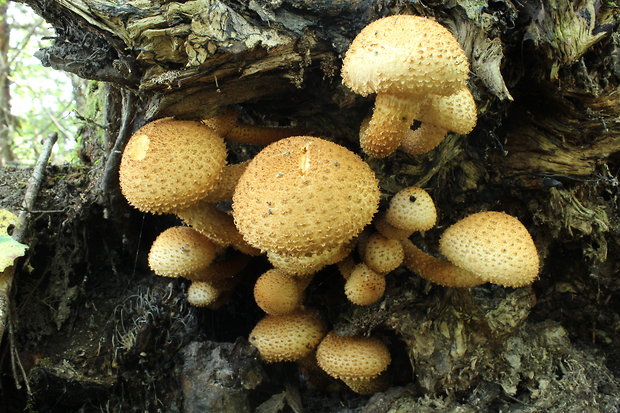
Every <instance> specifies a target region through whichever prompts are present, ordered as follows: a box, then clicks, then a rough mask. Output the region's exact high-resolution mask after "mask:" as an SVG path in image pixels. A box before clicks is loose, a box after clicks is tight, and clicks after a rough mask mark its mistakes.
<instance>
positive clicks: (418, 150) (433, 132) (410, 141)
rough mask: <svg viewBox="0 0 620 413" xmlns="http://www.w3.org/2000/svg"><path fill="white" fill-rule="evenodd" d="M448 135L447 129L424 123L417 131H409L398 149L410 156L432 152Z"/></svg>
mask: <svg viewBox="0 0 620 413" xmlns="http://www.w3.org/2000/svg"><path fill="white" fill-rule="evenodd" d="M447 133H448V129H446V128H443V127H441V126H437V125H433V124H431V123H428V122H422V123H421V124H420V127H419V128H417V129H416V130H409V131H407V132H406V133H405V136H404V138H403V141H402V142H401V143H400V147H399V148H398V149H400V150H401V151H403V152H405V153H406V154H409V155H420V154H423V153H426V152H430V151H431V150H433V149H435V147H436V146H437V145H439V144H440V143H441V141H443V139H444V138H445V137H446V134H447Z"/></svg>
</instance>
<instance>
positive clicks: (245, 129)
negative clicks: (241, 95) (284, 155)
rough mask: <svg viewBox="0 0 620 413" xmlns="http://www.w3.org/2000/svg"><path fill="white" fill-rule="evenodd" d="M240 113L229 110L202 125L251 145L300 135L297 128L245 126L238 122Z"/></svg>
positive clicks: (226, 137) (226, 136) (227, 137)
mask: <svg viewBox="0 0 620 413" xmlns="http://www.w3.org/2000/svg"><path fill="white" fill-rule="evenodd" d="M238 117H239V111H237V110H236V109H233V108H228V109H226V110H224V111H222V112H221V113H219V114H218V115H216V116H213V117H211V118H209V119H204V120H203V121H202V123H204V124H205V125H207V126H208V127H210V128H211V129H213V130H214V131H215V133H217V134H218V135H220V136H222V137H223V138H225V139H227V140H229V141H233V142H237V143H245V144H251V145H269V144H270V143H272V142H275V141H277V140H280V139H283V138H288V137H289V136H295V135H299V134H300V133H301V131H300V129H299V128H297V127H288V126H283V127H270V126H254V125H245V124H241V123H239V122H238Z"/></svg>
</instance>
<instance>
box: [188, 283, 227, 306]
mask: <svg viewBox="0 0 620 413" xmlns="http://www.w3.org/2000/svg"><path fill="white" fill-rule="evenodd" d="M221 293H222V290H221V289H220V288H218V287H217V285H215V284H214V283H212V282H209V281H193V282H192V283H191V284H190V286H189V287H188V289H187V302H188V303H190V304H191V305H193V306H196V307H207V306H209V305H212V304H213V303H215V302H216V301H217V299H218V298H219V297H220V295H221Z"/></svg>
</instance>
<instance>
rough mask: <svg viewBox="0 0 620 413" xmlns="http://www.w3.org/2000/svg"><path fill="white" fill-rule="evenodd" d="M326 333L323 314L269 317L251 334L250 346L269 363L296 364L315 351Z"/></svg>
mask: <svg viewBox="0 0 620 413" xmlns="http://www.w3.org/2000/svg"><path fill="white" fill-rule="evenodd" d="M325 333H326V329H325V325H324V324H323V320H322V318H321V316H320V315H319V313H318V312H317V311H313V310H304V311H297V312H295V313H292V314H286V315H267V316H265V317H264V318H263V319H262V320H260V321H259V322H258V324H256V326H255V327H254V329H253V330H252V332H251V333H250V343H252V345H254V346H255V347H256V348H257V349H258V352H259V353H260V356H261V358H262V359H263V360H265V361H266V362H267V363H274V362H278V361H296V360H299V359H301V358H303V357H305V356H307V355H308V354H310V353H311V352H312V351H314V349H315V348H316V346H317V345H318V344H319V343H320V342H321V339H322V338H323V337H324V336H325Z"/></svg>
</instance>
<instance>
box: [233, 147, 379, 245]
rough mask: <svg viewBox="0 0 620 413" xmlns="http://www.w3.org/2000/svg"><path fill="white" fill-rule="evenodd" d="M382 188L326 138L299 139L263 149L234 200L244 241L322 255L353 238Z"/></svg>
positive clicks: (368, 217) (345, 151) (349, 154)
mask: <svg viewBox="0 0 620 413" xmlns="http://www.w3.org/2000/svg"><path fill="white" fill-rule="evenodd" d="M379 196H380V192H379V186H378V182H377V179H376V178H375V175H374V173H373V172H372V170H371V169H370V167H369V166H368V165H367V164H366V163H365V162H364V161H362V160H361V159H360V158H359V156H357V155H356V154H354V153H353V152H351V151H349V150H348V149H346V148H344V147H342V146H340V145H337V144H335V143H333V142H329V141H326V140H324V139H320V138H315V137H310V136H295V137H291V138H286V139H283V140H280V141H278V142H275V143H272V144H271V145H269V146H267V147H265V148H264V149H263V150H262V151H261V152H260V153H259V154H258V155H256V157H255V158H254V159H253V160H252V161H251V162H250V164H249V165H248V168H247V169H246V171H245V173H244V174H243V175H242V176H241V179H240V180H239V183H238V184H237V188H236V190H235V194H234V196H233V217H234V219H235V224H236V225H237V228H238V229H239V231H240V232H241V234H243V237H244V239H245V240H246V241H247V242H248V243H249V244H251V245H253V246H254V247H256V248H259V249H261V250H264V251H272V252H276V253H281V254H290V255H304V254H314V253H320V252H322V251H325V250H327V249H332V248H335V247H337V246H339V245H342V244H344V243H346V242H348V241H349V240H351V239H352V238H353V237H355V236H356V235H357V234H358V233H359V232H360V231H361V230H362V229H363V228H364V227H365V226H366V225H367V224H368V223H370V221H371V220H372V216H373V215H374V213H375V212H376V211H377V206H378V203H379Z"/></svg>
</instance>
